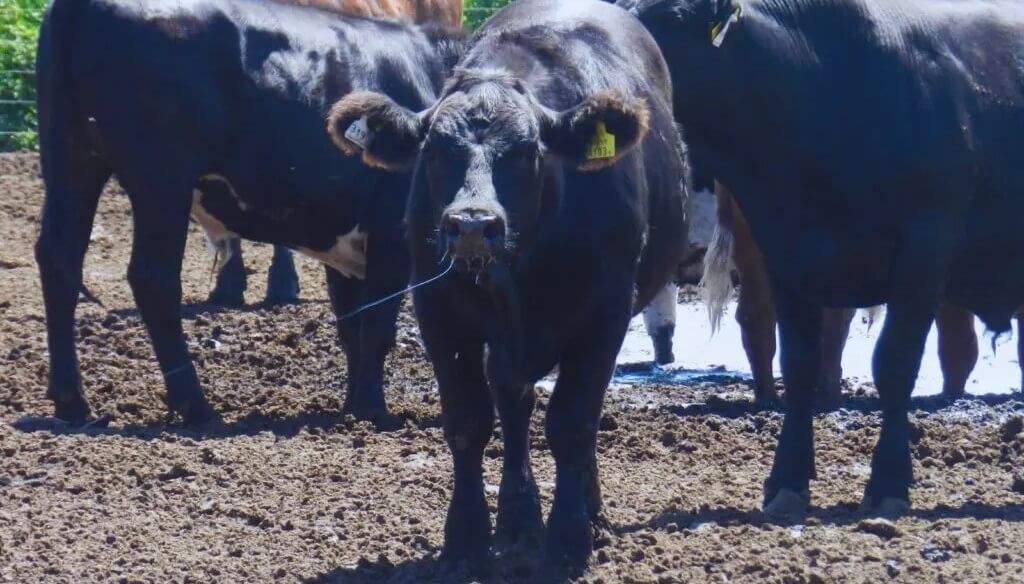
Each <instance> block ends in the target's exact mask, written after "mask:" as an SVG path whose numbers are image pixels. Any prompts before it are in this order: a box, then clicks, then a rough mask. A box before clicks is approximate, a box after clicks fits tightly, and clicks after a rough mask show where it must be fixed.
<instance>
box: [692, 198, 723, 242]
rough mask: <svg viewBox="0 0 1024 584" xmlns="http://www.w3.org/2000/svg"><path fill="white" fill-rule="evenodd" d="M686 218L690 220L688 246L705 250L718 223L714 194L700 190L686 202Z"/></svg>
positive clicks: (716, 203)
mask: <svg viewBox="0 0 1024 584" xmlns="http://www.w3.org/2000/svg"><path fill="white" fill-rule="evenodd" d="M686 216H687V217H689V219H690V231H689V234H690V246H691V247H694V248H697V249H707V248H708V246H709V245H711V238H712V237H713V236H714V234H715V225H716V224H717V223H718V202H717V201H716V200H715V193H714V192H713V191H710V190H708V189H701V190H699V191H697V192H696V193H694V194H693V196H692V197H690V198H689V199H687V201H686Z"/></svg>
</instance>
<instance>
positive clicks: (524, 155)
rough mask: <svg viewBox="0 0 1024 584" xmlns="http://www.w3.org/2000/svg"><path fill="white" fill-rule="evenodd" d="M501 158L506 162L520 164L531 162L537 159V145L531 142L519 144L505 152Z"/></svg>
mask: <svg viewBox="0 0 1024 584" xmlns="http://www.w3.org/2000/svg"><path fill="white" fill-rule="evenodd" d="M501 159H502V160H503V161H506V162H514V163H520V164H526V163H532V162H533V161H534V160H536V159H537V145H536V144H532V143H526V144H520V145H518V146H516V147H515V148H512V149H510V150H509V151H508V152H506V153H505V154H504V155H503V156H502V157H501Z"/></svg>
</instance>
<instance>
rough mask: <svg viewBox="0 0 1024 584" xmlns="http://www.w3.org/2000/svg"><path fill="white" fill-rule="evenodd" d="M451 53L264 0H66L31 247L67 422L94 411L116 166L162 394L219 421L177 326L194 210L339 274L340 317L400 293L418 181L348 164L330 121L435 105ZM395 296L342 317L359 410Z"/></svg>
mask: <svg viewBox="0 0 1024 584" xmlns="http://www.w3.org/2000/svg"><path fill="white" fill-rule="evenodd" d="M456 44H457V43H456ZM451 46H453V45H452V44H450V43H448V42H447V37H446V36H445V35H444V34H441V33H440V32H438V33H437V34H431V35H428V34H426V33H425V32H424V31H421V30H419V29H417V28H415V27H413V26H411V25H405V24H398V23H392V22H383V21H375V20H371V19H367V18H362V17H355V16H341V15H338V14H333V13H329V12H323V11H319V10H314V9H309V8H299V7H291V6H283V5H280V4H277V3H275V2H269V1H263V0H198V1H195V2H187V3H182V2H178V1H176V0H151V1H147V2H144V3H143V2H127V1H117V0H57V1H56V2H55V3H54V5H53V7H52V8H51V9H50V11H49V12H48V14H47V16H46V20H45V22H44V24H43V28H42V32H41V38H40V43H39V62H38V77H39V122H40V146H41V157H42V166H43V176H44V179H45V181H46V201H45V204H44V207H43V216H42V230H41V233H40V236H39V242H38V244H37V246H36V257H37V261H38V263H39V270H40V275H41V278H42V284H43V293H44V297H45V302H46V313H47V328H48V342H49V349H50V383H49V396H50V398H51V399H52V400H53V401H54V404H55V406H56V413H57V416H58V417H60V418H62V419H65V420H69V421H80V420H83V419H85V418H86V417H87V416H88V415H89V407H88V405H87V403H86V401H85V399H84V397H83V395H82V390H81V378H80V375H79V371H78V363H77V359H76V356H75V347H74V309H75V305H76V303H77V299H78V295H79V292H80V291H82V290H84V288H83V286H82V276H81V273H82V261H83V256H84V255H85V251H86V247H87V245H88V240H89V232H90V228H91V225H92V219H93V215H94V213H95V210H96V203H97V199H98V197H99V194H100V191H101V189H102V188H103V185H104V183H105V182H106V181H107V179H108V178H109V177H110V176H111V174H116V175H117V177H118V180H119V181H120V183H121V185H122V186H123V187H124V188H125V189H126V190H127V192H128V196H129V197H130V199H131V204H132V211H133V216H134V223H135V229H134V233H135V235H134V241H133V246H132V257H131V263H130V266H129V268H128V281H129V283H130V284H131V287H132V291H133V293H134V295H135V301H136V304H137V306H138V309H139V312H140V314H141V316H142V320H143V321H144V322H145V324H146V328H147V329H148V331H149V334H150V337H151V339H152V342H153V346H154V349H155V352H156V357H157V360H158V361H159V365H160V369H161V371H162V372H163V376H164V382H165V384H166V387H167V404H168V406H169V408H170V409H171V410H172V411H174V412H177V413H179V414H180V415H181V416H182V417H183V418H184V419H185V420H186V421H187V422H190V423H198V422H204V421H206V420H209V419H211V418H213V417H215V413H214V412H213V410H212V409H211V408H210V406H209V404H208V403H207V401H206V399H205V397H204V396H203V392H202V390H201V389H200V386H199V380H198V378H197V376H196V371H195V369H194V367H193V365H192V360H191V358H190V356H189V353H188V349H187V346H186V344H185V341H184V338H183V336H182V329H181V313H180V303H181V282H180V272H181V260H182V254H183V251H184V247H185V237H186V232H187V227H188V220H189V214H190V212H191V213H192V214H193V215H194V216H195V217H196V218H197V219H199V220H200V223H202V224H203V227H204V228H205V229H206V231H207V233H208V234H209V235H210V237H211V239H212V240H213V241H215V242H223V241H224V240H225V239H226V238H229V237H232V236H234V235H235V234H237V235H240V236H242V237H245V238H250V239H257V240H262V241H266V242H270V243H277V244H283V245H286V246H288V247H291V248H296V249H299V250H300V251H304V252H306V253H308V254H310V255H312V256H314V257H317V258H318V259H320V260H322V261H323V262H324V263H325V264H326V265H328V266H331V267H333V268H335V269H333V270H332V269H329V270H327V279H328V285H329V290H330V296H331V301H332V304H333V307H334V310H335V313H336V314H338V315H344V314H347V313H349V312H350V311H351V310H352V309H353V308H355V307H357V306H360V305H361V304H363V303H364V302H367V301H369V300H374V299H376V298H380V297H382V296H385V295H387V294H388V293H391V292H394V291H395V290H398V289H401V288H402V287H403V286H404V285H405V284H406V282H407V281H408V274H409V268H408V264H409V260H408V250H407V248H406V244H405V241H404V233H403V230H402V228H401V221H402V216H403V213H404V209H405V202H406V197H407V193H408V185H409V177H410V175H409V173H390V172H382V171H379V170H373V169H367V168H365V167H364V166H363V165H361V164H359V163H358V161H354V160H351V159H348V158H346V157H344V156H342V155H341V153H339V152H338V151H337V149H336V148H335V147H334V146H333V145H332V144H331V142H330V140H329V139H328V136H327V135H326V134H325V132H324V124H325V121H326V113H327V110H328V107H329V105H330V104H331V103H334V102H335V101H337V99H338V98H340V97H342V96H344V95H345V94H347V93H349V92H351V91H367V90H372V91H382V92H384V93H386V94H388V95H389V96H391V97H392V98H393V99H394V100H395V101H397V102H399V103H401V104H403V105H404V106H406V107H410V108H414V109H419V108H422V107H425V106H426V105H427V104H429V103H432V102H433V101H434V99H435V96H436V93H437V91H438V90H439V89H440V87H441V84H442V82H443V80H444V78H445V76H446V69H445V60H444V59H443V58H442V56H443V55H444V54H447V51H448V48H450V47H451ZM398 306H399V300H398V299H395V300H393V301H392V302H390V303H387V304H386V305H384V306H381V307H378V308H376V309H375V310H373V311H369V312H366V313H364V314H360V315H359V316H356V317H354V318H350V319H345V320H339V322H338V333H339V336H340V338H341V342H342V344H343V346H344V348H345V352H346V355H347V357H348V383H349V387H348V393H347V397H346V403H345V405H346V408H347V409H348V410H350V411H353V412H354V413H356V414H357V415H361V416H374V415H377V414H380V413H381V412H382V411H383V410H384V409H385V404H384V394H383V390H382V368H383V361H384V358H385V356H386V354H387V352H388V350H389V348H390V347H391V346H392V344H393V340H394V334H395V318H396V314H397V311H398Z"/></svg>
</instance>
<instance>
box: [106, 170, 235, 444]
mask: <svg viewBox="0 0 1024 584" xmlns="http://www.w3.org/2000/svg"><path fill="white" fill-rule="evenodd" d="M157 160H164V161H166V163H167V164H168V165H169V166H170V167H174V164H173V160H174V159H173V158H170V159H168V158H159V157H158V158H157ZM147 166H148V165H143V164H138V165H131V166H130V167H131V168H146V167H147ZM119 178H120V180H121V184H122V185H123V186H124V187H125V189H126V190H127V191H128V195H129V198H130V199H131V203H132V215H133V217H134V236H133V241H132V256H131V260H130V262H129V265H128V283H129V284H130V285H131V288H132V293H133V295H134V296H135V304H136V306H138V308H139V314H140V315H141V316H142V321H143V322H144V323H145V325H146V329H147V330H148V331H149V337H150V340H151V341H152V343H153V349H154V351H155V352H156V358H157V361H158V362H159V364H160V370H161V372H162V373H163V377H164V384H165V386H166V388H167V398H166V399H167V405H168V407H169V408H170V409H171V410H172V411H174V412H176V413H178V414H180V415H181V416H182V418H183V419H184V421H185V422H186V423H188V424H202V423H205V422H208V421H211V420H213V419H215V418H216V412H214V410H213V408H211V407H210V404H209V403H208V402H207V401H206V397H205V396H204V395H203V391H202V389H201V388H200V386H199V378H198V376H197V375H196V370H195V367H194V366H193V364H192V358H191V356H190V355H189V353H188V347H187V346H186V344H185V337H184V334H183V333H182V328H181V262H182V257H183V255H184V253H185V240H186V238H187V235H188V217H189V209H190V208H191V205H192V188H193V183H192V181H191V180H180V179H179V180H174V179H168V178H166V177H158V178H157V177H149V176H139V175H137V174H136V173H122V174H121V175H120V176H119Z"/></svg>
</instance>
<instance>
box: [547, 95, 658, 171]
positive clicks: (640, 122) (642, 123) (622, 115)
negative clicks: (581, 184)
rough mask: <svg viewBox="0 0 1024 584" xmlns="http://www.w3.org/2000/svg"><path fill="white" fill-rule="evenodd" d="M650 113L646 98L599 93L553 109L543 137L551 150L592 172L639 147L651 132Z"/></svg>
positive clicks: (610, 164) (607, 165)
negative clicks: (579, 102) (556, 109)
mask: <svg viewBox="0 0 1024 584" xmlns="http://www.w3.org/2000/svg"><path fill="white" fill-rule="evenodd" d="M649 117H650V111H649V110H648V109H647V102H646V101H645V100H644V99H642V98H634V99H629V98H626V97H624V96H622V95H621V94H620V93H618V92H610V91H609V92H601V93H596V94H594V95H592V96H590V97H589V98H587V99H586V100H584V101H583V103H581V104H579V105H578V106H576V107H574V108H572V109H570V110H566V111H564V112H560V113H553V112H552V113H550V115H548V116H547V118H548V119H547V120H546V123H545V124H544V129H543V133H542V139H543V140H544V144H545V145H546V146H547V147H548V150H549V151H551V152H552V153H554V154H555V155H557V156H559V157H562V158H564V159H565V160H567V161H568V162H570V163H571V164H573V165H575V166H576V168H578V169H579V170H581V171H584V172H591V171H595V170H600V169H602V168H607V167H609V166H612V165H613V164H615V163H616V162H618V161H619V159H620V158H622V157H623V156H625V155H626V154H628V153H629V152H630V150H632V149H633V148H635V147H636V145H637V144H639V143H640V141H641V140H643V138H644V136H645V135H646V134H647V120H648V118H649Z"/></svg>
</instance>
